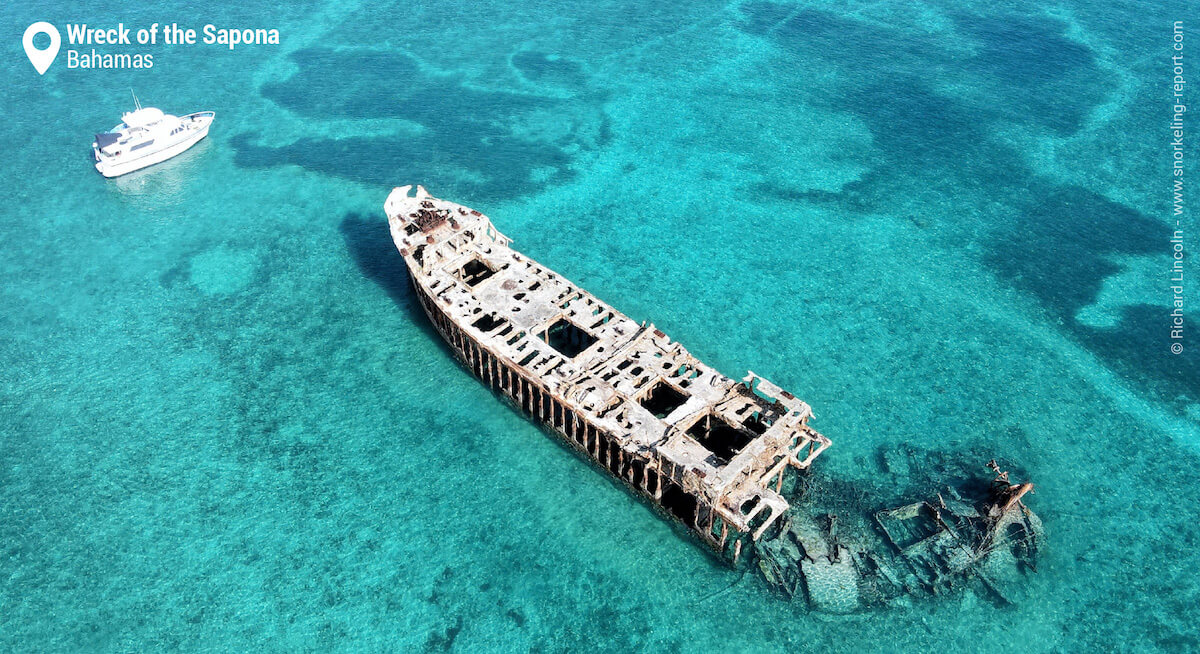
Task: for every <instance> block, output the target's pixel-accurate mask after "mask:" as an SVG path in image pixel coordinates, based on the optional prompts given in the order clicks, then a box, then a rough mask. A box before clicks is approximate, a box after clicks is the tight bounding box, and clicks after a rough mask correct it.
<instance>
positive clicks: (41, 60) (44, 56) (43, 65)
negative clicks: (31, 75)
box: [21, 20, 62, 75]
mask: <svg viewBox="0 0 1200 654" xmlns="http://www.w3.org/2000/svg"><path fill="white" fill-rule="evenodd" d="M38 34H45V35H46V36H49V37H50V47H48V48H46V49H45V50H38V49H37V48H35V47H33V37H35V36H37V35H38ZM21 45H23V46H25V54H26V56H28V57H29V62H30V63H31V64H33V67H34V69H36V70H37V72H38V75H45V74H46V71H47V70H48V69H49V68H50V64H52V63H54V58H55V57H57V56H58V46H60V45H62V37H61V36H59V34H58V30H57V29H55V28H54V26H53V25H51V24H50V23H47V22H46V21H44V20H42V21H38V22H36V23H34V24H32V25H30V26H29V27H28V28H27V29H26V30H25V36H23V37H22V38H21Z"/></svg>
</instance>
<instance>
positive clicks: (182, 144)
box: [92, 97, 216, 177]
mask: <svg viewBox="0 0 1200 654" xmlns="http://www.w3.org/2000/svg"><path fill="white" fill-rule="evenodd" d="M134 103H135V106H136V109H134V110H133V111H129V112H126V113H125V114H124V115H122V116H121V124H120V125H117V126H116V127H114V128H112V129H111V130H109V131H107V132H104V133H103V134H97V135H96V140H95V142H93V143H92V151H93V152H94V153H95V155H96V170H98V171H100V174H101V175H104V176H105V177H117V176H119V175H124V174H125V173H131V172H133V171H135V170H141V169H142V168H145V167H146V166H151V165H154V164H156V163H159V162H161V161H166V160H167V159H170V158H171V157H174V156H175V155H178V154H182V153H183V152H184V151H185V150H187V149H188V148H190V147H192V146H193V145H196V144H197V143H199V142H200V139H203V138H204V137H205V136H208V128H209V126H210V125H212V121H213V118H214V117H216V113H214V112H212V111H199V112H196V113H194V114H188V115H186V116H182V117H181V116H172V115H170V114H164V113H163V112H162V111H160V110H158V109H155V108H154V107H144V108H143V107H142V106H141V104H140V103H138V102H137V98H136V97H135V98H134Z"/></svg>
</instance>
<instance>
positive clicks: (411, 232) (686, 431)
mask: <svg viewBox="0 0 1200 654" xmlns="http://www.w3.org/2000/svg"><path fill="white" fill-rule="evenodd" d="M411 191H412V186H404V187H400V188H397V189H395V190H393V191H392V193H391V195H389V196H388V199H387V201H386V203H385V205H384V209H385V211H386V213H387V216H388V223H389V226H390V228H391V233H392V238H393V240H394V241H395V243H396V247H397V248H398V249H399V250H400V254H401V256H403V257H404V262H405V264H406V265H407V266H408V271H409V276H410V278H411V279H412V282H413V288H414V290H415V291H416V294H417V297H418V298H420V301H421V305H422V307H423V308H424V310H425V313H426V314H427V315H428V316H429V319H430V320H431V321H432V322H433V324H434V326H435V327H436V328H437V330H438V332H439V333H440V334H441V335H442V337H443V338H445V340H446V341H447V342H448V343H449V344H450V345H451V347H452V348H453V349H454V351H455V354H456V355H457V356H458V357H459V358H460V359H461V360H462V361H463V362H464V363H465V364H466V365H467V366H468V367H469V368H470V369H471V371H472V372H473V373H474V374H475V375H476V376H478V377H479V378H480V379H481V380H483V381H484V382H485V383H487V384H488V386H490V387H491V388H492V389H495V390H498V391H499V392H501V393H503V394H504V395H506V396H508V397H509V398H511V399H512V401H513V402H514V403H515V404H516V405H517V406H519V407H521V409H522V410H524V411H525V412H526V413H528V414H529V415H530V416H532V417H533V418H536V419H537V420H539V421H540V422H542V423H543V424H544V425H546V426H548V427H550V428H552V429H553V430H554V431H555V432H556V433H558V434H559V435H561V436H562V437H563V439H564V440H565V441H566V442H567V443H569V444H570V445H572V446H573V447H574V448H575V449H577V450H579V451H581V452H583V453H585V454H586V455H587V456H588V457H589V458H590V459H591V460H593V461H594V462H595V463H597V464H598V465H600V466H601V467H603V468H605V469H606V470H608V471H610V472H611V473H612V474H613V475H614V476H616V477H617V478H618V479H621V480H622V481H624V482H625V483H626V484H627V485H628V486H630V487H631V488H633V489H634V490H635V491H637V492H638V493H640V494H642V495H644V496H645V497H646V498H648V499H649V500H651V501H652V503H653V504H654V505H655V506H657V507H659V508H660V509H663V510H664V511H665V512H666V513H667V514H669V515H671V516H673V517H675V518H676V519H678V520H679V521H680V522H682V523H683V524H684V525H686V526H687V527H688V528H689V529H690V530H691V531H692V532H694V533H695V534H696V535H697V536H699V538H700V539H701V540H702V541H704V542H705V543H707V544H709V545H710V546H712V547H713V548H714V549H715V550H716V551H717V552H719V553H720V554H722V555H723V556H725V557H727V558H728V559H729V560H732V561H733V563H734V564H735V565H736V564H737V561H738V559H739V557H740V555H741V553H742V549H743V547H744V546H745V545H746V543H747V541H748V540H750V541H753V540H757V539H758V538H759V537H760V536H761V535H762V534H763V533H764V532H766V530H767V529H768V528H769V527H770V526H771V525H772V524H773V523H774V522H775V521H776V520H778V519H779V518H780V517H782V516H783V515H784V513H785V512H786V511H787V510H788V508H789V507H788V502H787V500H785V499H784V498H783V497H782V496H781V495H780V494H779V490H780V487H781V485H782V483H783V478H784V475H785V474H786V473H787V472H788V470H789V469H805V468H807V467H808V466H809V465H811V464H812V462H813V460H814V459H815V458H816V457H817V455H819V454H820V453H821V452H822V451H824V450H825V448H827V447H829V445H830V442H829V439H827V438H825V437H824V436H822V435H821V434H819V433H817V432H816V431H815V430H813V429H812V428H811V427H809V426H808V424H807V423H808V419H809V417H811V415H812V410H811V409H810V408H809V406H808V405H807V404H805V403H804V402H802V401H800V400H798V399H796V397H795V396H793V395H792V394H791V393H788V392H787V391H785V390H783V389H781V388H779V387H777V386H775V385H774V384H772V383H770V382H769V381H767V380H765V379H763V378H761V377H759V376H758V375H756V374H754V373H753V372H750V373H748V374H747V375H746V377H745V379H743V380H742V381H741V382H737V381H734V380H732V379H730V378H728V377H725V376H724V375H722V374H720V373H719V372H717V371H715V370H713V369H712V368H709V367H708V366H706V365H704V364H703V363H701V362H700V361H698V360H697V359H696V358H695V357H693V356H691V355H690V354H689V353H688V351H687V350H685V349H684V348H683V346H682V345H680V344H679V343H674V342H672V341H671V340H670V338H668V337H667V336H666V335H665V334H664V333H663V332H661V331H659V330H658V329H656V328H655V327H654V325H652V324H651V325H648V324H644V323H643V324H639V323H637V322H635V321H633V320H632V319H630V318H629V317H627V316H625V315H624V314H622V313H620V312H619V311H617V310H615V309H613V308H612V307H610V306H609V305H607V304H605V303H604V302H601V301H600V300H598V299H597V298H595V297H593V296H592V295H591V294H590V293H588V292H587V291H584V290H583V289H581V288H579V287H578V286H576V285H574V284H572V283H571V282H569V281H568V280H566V279H563V278H562V277H561V276H559V275H558V274H556V273H554V272H553V271H551V270H549V269H547V268H545V267H543V266H541V265H540V264H538V263H537V262H536V261H533V260H532V259H529V258H528V257H526V256H524V255H522V254H521V253H519V252H517V251H515V250H513V249H511V248H510V247H509V244H510V242H511V241H510V240H509V239H508V238H507V237H505V236H504V235H503V234H501V233H500V232H498V231H497V230H496V229H495V227H493V225H492V224H491V221H489V220H488V218H487V217H486V216H484V215H482V214H480V213H479V212H478V211H474V210H472V209H468V208H466V207H463V206H460V205H458V204H454V203H452V202H447V201H445V200H439V199H437V198H434V197H432V196H430V195H429V194H428V193H427V192H426V191H425V189H424V188H422V187H420V186H418V187H416V192H415V194H413V195H410V192H411Z"/></svg>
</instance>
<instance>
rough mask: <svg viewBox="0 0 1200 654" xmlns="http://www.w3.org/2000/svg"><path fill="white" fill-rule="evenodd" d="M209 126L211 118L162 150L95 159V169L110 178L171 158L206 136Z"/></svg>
mask: <svg viewBox="0 0 1200 654" xmlns="http://www.w3.org/2000/svg"><path fill="white" fill-rule="evenodd" d="M211 126H212V119H211V118H210V119H209V120H208V121H207V123H205V124H204V126H203V127H199V128H196V129H195V130H192V132H191V133H190V134H188V135H187V137H186V138H184V139H181V140H180V141H178V142H176V143H173V144H171V145H169V146H167V147H165V148H163V149H162V150H158V151H156V152H151V153H149V154H146V155H144V156H141V157H138V158H136V159H129V160H127V161H120V162H113V161H97V162H96V170H98V171H100V174H101V175H104V176H105V177H108V178H112V177H120V176H121V175H127V174H129V173H132V172H134V171H137V170H141V169H143V168H148V167H150V166H153V165H154V164H157V163H162V162H164V161H166V160H167V159H171V158H173V157H177V156H179V155H181V154H183V153H184V152H186V151H188V150H189V149H191V147H192V146H194V145H196V144H197V143H199V142H200V141H202V140H203V139H204V137H206V136H208V129H209V127H211Z"/></svg>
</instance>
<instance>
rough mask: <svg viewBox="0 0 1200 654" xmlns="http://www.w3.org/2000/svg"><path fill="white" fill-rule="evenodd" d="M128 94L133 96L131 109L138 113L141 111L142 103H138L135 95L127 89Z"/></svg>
mask: <svg viewBox="0 0 1200 654" xmlns="http://www.w3.org/2000/svg"><path fill="white" fill-rule="evenodd" d="M129 94H130V95H132V96H133V108H134V109H136V110H138V111H141V109H142V103H141V102H138V99H137V94H136V93H134V92H133V89H129Z"/></svg>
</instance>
